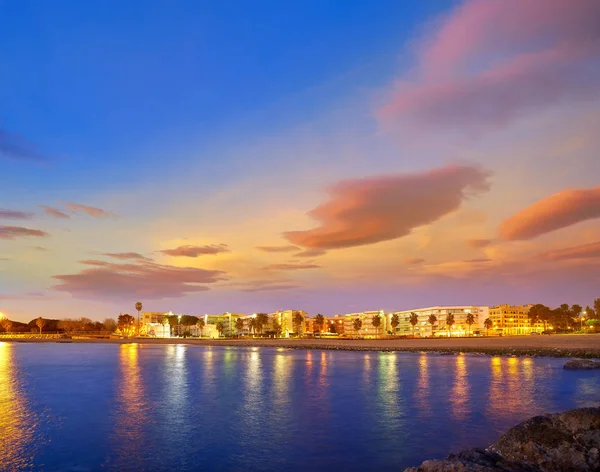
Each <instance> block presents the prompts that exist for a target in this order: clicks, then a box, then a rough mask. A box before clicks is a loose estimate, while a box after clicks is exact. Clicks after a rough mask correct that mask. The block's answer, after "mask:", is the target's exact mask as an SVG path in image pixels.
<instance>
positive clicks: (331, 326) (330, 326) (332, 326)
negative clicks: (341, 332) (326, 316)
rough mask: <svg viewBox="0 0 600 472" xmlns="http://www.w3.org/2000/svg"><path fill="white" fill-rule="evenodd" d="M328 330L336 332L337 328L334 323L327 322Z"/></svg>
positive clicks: (332, 332)
mask: <svg viewBox="0 0 600 472" xmlns="http://www.w3.org/2000/svg"><path fill="white" fill-rule="evenodd" d="M329 332H330V333H331V334H336V333H337V328H336V327H335V323H329Z"/></svg>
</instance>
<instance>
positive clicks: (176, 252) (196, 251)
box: [160, 244, 230, 257]
mask: <svg viewBox="0 0 600 472" xmlns="http://www.w3.org/2000/svg"><path fill="white" fill-rule="evenodd" d="M160 252H162V253H163V254H166V255H167V256H173V257H198V256H206V255H216V254H220V253H223V252H230V251H229V249H227V246H226V245H223V244H219V245H216V244H212V245H210V246H192V245H186V246H179V247H176V248H174V249H163V250H162V251H160Z"/></svg>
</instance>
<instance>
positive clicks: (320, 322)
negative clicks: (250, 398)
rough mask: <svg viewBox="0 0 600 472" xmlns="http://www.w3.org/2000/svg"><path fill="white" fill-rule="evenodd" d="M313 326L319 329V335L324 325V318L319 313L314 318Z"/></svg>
mask: <svg viewBox="0 0 600 472" xmlns="http://www.w3.org/2000/svg"><path fill="white" fill-rule="evenodd" d="M315 324H316V325H317V326H318V327H319V333H320V332H321V331H323V325H324V324H325V317H324V316H323V315H322V314H321V313H319V314H318V315H317V316H315Z"/></svg>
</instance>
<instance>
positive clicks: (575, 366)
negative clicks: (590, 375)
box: [563, 359, 600, 370]
mask: <svg viewBox="0 0 600 472" xmlns="http://www.w3.org/2000/svg"><path fill="white" fill-rule="evenodd" d="M563 369H567V370H590V369H600V362H598V361H593V360H591V359H573V360H572V361H569V362H567V363H566V364H565V365H564V367H563Z"/></svg>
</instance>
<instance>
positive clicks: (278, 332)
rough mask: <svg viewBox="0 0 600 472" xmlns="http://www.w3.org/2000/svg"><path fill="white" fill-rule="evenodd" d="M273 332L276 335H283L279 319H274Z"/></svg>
mask: <svg viewBox="0 0 600 472" xmlns="http://www.w3.org/2000/svg"><path fill="white" fill-rule="evenodd" d="M273 332H274V333H275V336H276V337H279V336H281V324H280V323H279V321H277V320H273Z"/></svg>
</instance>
